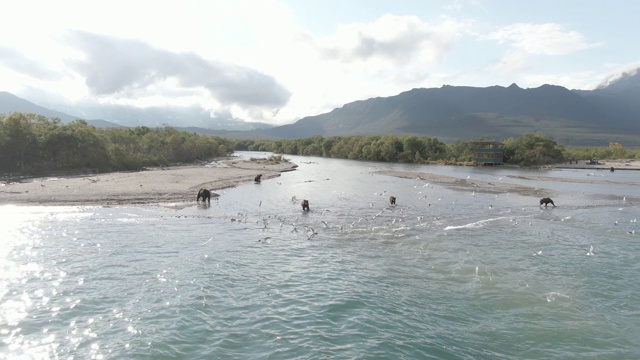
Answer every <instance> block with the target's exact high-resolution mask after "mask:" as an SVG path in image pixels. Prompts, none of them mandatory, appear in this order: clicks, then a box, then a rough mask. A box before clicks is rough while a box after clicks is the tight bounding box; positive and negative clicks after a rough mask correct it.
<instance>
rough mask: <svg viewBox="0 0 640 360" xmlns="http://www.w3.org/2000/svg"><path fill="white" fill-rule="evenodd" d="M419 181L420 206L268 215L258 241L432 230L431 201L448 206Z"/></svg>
mask: <svg viewBox="0 0 640 360" xmlns="http://www.w3.org/2000/svg"><path fill="white" fill-rule="evenodd" d="M469 178H470V176H467V178H466V179H469ZM416 180H419V181H421V182H420V184H415V185H413V188H414V189H416V190H417V192H416V198H415V199H416V200H417V201H418V202H419V203H418V204H416V203H415V202H413V201H411V199H408V200H407V202H406V203H405V204H403V205H397V206H396V205H395V204H385V206H384V207H382V208H378V210H376V211H375V212H371V211H370V210H369V211H367V210H366V207H363V208H360V209H356V210H354V211H356V212H358V214H357V216H356V215H354V214H355V212H354V213H351V214H341V215H336V216H332V218H326V217H325V215H327V214H328V213H330V212H331V209H323V210H322V211H320V212H319V215H320V216H319V217H318V216H317V215H316V216H314V215H313V214H312V213H316V214H318V212H317V211H316V212H310V213H311V214H310V213H307V212H303V213H302V215H296V216H294V217H293V219H291V218H289V219H288V218H287V217H286V216H283V215H266V216H264V217H262V218H261V219H257V220H255V224H256V225H258V226H257V228H258V229H260V230H261V231H262V232H266V233H268V232H271V235H265V236H262V237H260V238H259V239H258V240H257V241H258V242H262V243H270V242H271V240H272V239H273V238H274V237H276V238H277V236H276V235H274V234H273V231H279V232H282V231H288V232H289V233H292V234H301V235H303V236H304V237H305V238H306V239H307V240H312V239H314V238H316V237H318V236H319V235H320V233H321V232H322V231H333V232H339V231H345V230H359V231H363V230H369V231H374V230H377V229H390V230H391V231H397V230H398V229H397V228H395V229H394V228H392V227H394V226H396V227H397V226H398V225H396V224H400V223H402V224H401V225H400V227H401V228H403V229H405V230H406V229H411V228H415V227H420V228H425V227H428V226H429V225H428V224H427V223H425V218H428V217H427V215H426V214H427V213H428V212H427V209H429V208H430V209H433V207H431V205H432V204H431V202H429V201H428V199H429V198H433V199H434V201H435V199H437V201H438V204H439V205H440V206H441V207H442V206H443V205H444V204H445V202H443V201H442V200H443V197H442V196H441V195H435V196H432V195H430V192H429V191H428V190H431V189H434V185H433V184H431V183H429V182H426V183H425V182H424V181H423V180H422V179H420V178H419V177H418V178H417V179H416ZM387 194H388V192H387V191H386V190H384V191H380V192H375V193H373V196H374V198H378V199H379V198H380V197H383V196H385V195H387ZM476 195H477V192H476V190H473V191H470V192H469V196H471V197H475V196H476ZM504 195H506V196H508V195H509V194H508V193H505V194H504ZM336 196H337V199H338V200H343V201H353V199H350V198H349V197H347V196H345V194H344V192H340V193H338V192H337V191H336ZM495 196H496V198H497V197H498V195H495ZM357 201H358V202H362V201H363V199H359V200H357ZM384 201H385V203H387V199H386V198H385V199H384ZM622 201H623V203H626V202H627V201H626V198H623V200H622ZM457 202H458V199H457V198H456V199H454V200H452V201H451V202H450V204H451V206H455V205H456V203H457ZM291 203H292V204H295V206H298V198H297V197H296V196H295V195H294V196H292V197H291ZM365 203H368V208H373V207H374V206H375V205H374V204H380V200H375V201H374V200H373V199H371V200H370V201H366V200H365ZM399 204H400V203H399ZM262 206H263V203H262V201H259V203H258V207H259V208H261V207H262ZM311 207H313V204H311ZM498 208H499V207H494V205H493V204H489V205H488V209H489V211H495V213H496V214H503V216H504V217H505V218H507V217H511V218H510V222H511V224H513V225H517V224H518V221H517V218H518V217H519V216H517V215H509V213H511V209H510V208H507V209H503V210H504V211H500V212H498V210H497V209H498ZM415 210H418V211H419V212H420V213H415ZM523 210H524V208H523ZM433 212H435V213H436V214H433V215H434V216H433V222H436V221H439V222H440V223H441V222H442V221H441V220H442V218H441V217H443V216H444V215H442V214H440V215H437V213H438V212H437V211H431V212H430V213H433ZM443 212H446V210H444V211H443ZM408 213H415V214H412V215H413V216H411V215H409V214H408ZM504 214H506V215H504ZM237 215H238V217H233V218H231V221H238V222H244V223H247V222H249V219H248V212H247V211H246V210H245V212H244V213H238V214H237ZM349 217H351V219H348V218H349ZM570 218H571V217H570V216H569V217H565V218H562V219H560V220H561V221H565V220H567V219H570ZM635 220H636V219H633V220H631V223H634V222H635ZM332 222H338V223H339V224H337V225H335V224H332ZM480 222H482V221H480ZM431 223H432V222H431ZM274 224H276V225H274ZM617 224H618V223H617V221H616V223H615V225H617ZM529 225H532V223H531V222H529ZM461 227H463V226H461ZM627 233H628V234H630V235H634V234H635V229H631V230H628V231H627ZM416 237H417V236H416ZM586 254H587V255H588V256H593V255H595V253H594V249H593V245H591V246H590V247H589V250H588V251H587V253H586ZM533 255H535V256H538V255H542V251H541V250H538V251H535V252H534V253H533Z"/></svg>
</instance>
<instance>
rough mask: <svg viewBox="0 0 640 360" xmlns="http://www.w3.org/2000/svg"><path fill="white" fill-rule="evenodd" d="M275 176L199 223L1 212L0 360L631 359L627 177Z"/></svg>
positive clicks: (141, 211)
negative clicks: (434, 179) (306, 205)
mask: <svg viewBox="0 0 640 360" xmlns="http://www.w3.org/2000/svg"><path fill="white" fill-rule="evenodd" d="M241 155H242V156H246V157H249V156H254V157H257V156H264V155H263V154H253V153H243V154H241ZM287 158H290V159H292V161H294V162H295V163H297V164H298V165H299V169H298V170H297V171H294V172H289V173H283V174H282V176H281V177H278V178H275V179H270V180H265V181H263V182H262V183H261V184H246V185H242V186H239V187H237V188H233V189H226V190H222V191H220V194H221V196H220V197H219V198H218V199H217V200H212V202H211V206H210V207H205V206H202V205H200V206H196V204H195V203H194V204H192V205H189V206H187V207H182V206H177V207H173V206H171V204H169V205H166V204H163V205H157V204H156V205H146V206H107V207H97V206H13V205H6V206H0V222H1V224H2V226H1V228H0V238H1V240H0V270H1V272H0V338H1V339H2V342H0V359H4V358H7V359H9V358H38V359H49V358H65V359H69V358H75V359H88V358H97V359H101V358H104V359H138V358H139V359H148V358H188V359H198V358H200V359H216V358H233V359H329V358H330V359H334V358H343V359H372V358H387V359H403V358H404V359H429V358H432V359H540V358H546V359H550V358H561V359H585V358H602V359H634V358H640V321H639V320H640V306H639V305H640V300H638V299H639V298H640V282H639V281H638V276H639V275H640V255H639V254H640V232H638V233H637V234H636V231H638V230H640V229H638V228H637V227H636V219H637V218H638V217H640V213H639V208H638V205H636V202H640V189H639V188H638V186H635V185H629V184H628V183H629V182H639V181H640V172H636V171H616V172H615V173H609V172H594V171H589V170H540V169H529V170H518V169H508V168H485V167H449V166H427V165H403V164H384V163H369V162H356V161H347V160H337V159H323V158H307V157H295V156H287ZM379 170H404V171H416V172H420V171H422V172H431V173H437V174H441V175H447V176H454V177H458V178H460V179H470V180H472V179H476V180H484V181H489V182H492V183H494V184H496V187H497V188H498V189H500V188H501V187H502V185H503V184H507V183H512V184H520V185H525V186H529V187H531V188H535V189H537V190H538V191H542V192H543V193H544V194H547V195H549V196H551V197H552V198H553V199H554V201H555V203H556V205H557V207H556V208H551V207H549V208H547V209H545V208H540V207H539V206H538V200H539V197H537V196H532V195H530V194H527V193H517V192H508V191H506V190H505V191H498V192H492V193H487V192H482V191H474V190H468V189H460V188H453V187H449V186H447V185H445V184H430V183H427V182H426V181H423V180H419V179H417V178H416V179H400V178H395V177H389V176H384V175H379V174H376V171H379ZM535 176H544V177H551V178H553V179H556V180H557V181H548V180H547V181H542V180H536V179H539V178H536V177H535ZM571 179H578V180H585V179H593V180H598V183H594V184H590V183H576V182H570V181H561V180H571ZM616 183H617V184H616ZM505 188H506V186H505ZM389 195H395V196H396V197H397V204H396V205H395V206H391V205H389V201H388V197H389ZM303 198H304V199H309V201H310V207H311V211H309V212H302V211H301V207H300V200H301V199H303Z"/></svg>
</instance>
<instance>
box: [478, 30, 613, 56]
mask: <svg viewBox="0 0 640 360" xmlns="http://www.w3.org/2000/svg"><path fill="white" fill-rule="evenodd" d="M486 38H487V39H491V40H497V41H498V42H499V43H501V44H505V43H506V44H508V45H509V46H511V47H512V48H514V49H517V50H520V51H524V52H526V53H528V54H533V55H548V56H556V55H567V54H571V53H574V52H577V51H582V50H586V49H590V48H593V47H596V46H600V45H601V44H600V43H588V42H587V40H586V39H585V37H584V36H583V35H582V34H580V33H579V32H577V31H569V30H566V29H565V28H564V27H563V26H562V25H559V24H552V23H546V24H523V23H519V24H513V25H509V26H505V27H503V28H501V29H499V30H497V31H494V32H492V33H491V34H489V35H488V36H487V37H486Z"/></svg>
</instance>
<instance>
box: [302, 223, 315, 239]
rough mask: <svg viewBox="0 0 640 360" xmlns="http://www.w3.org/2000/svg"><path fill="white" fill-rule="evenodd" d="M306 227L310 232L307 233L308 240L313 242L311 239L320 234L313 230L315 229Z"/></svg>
mask: <svg viewBox="0 0 640 360" xmlns="http://www.w3.org/2000/svg"><path fill="white" fill-rule="evenodd" d="M305 227H306V228H307V230H308V231H309V232H308V233H307V239H309V240H311V238H312V237H314V236H315V235H318V233H317V232H316V231H315V230H313V228H312V227H308V226H305Z"/></svg>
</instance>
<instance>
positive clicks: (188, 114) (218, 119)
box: [0, 92, 273, 138]
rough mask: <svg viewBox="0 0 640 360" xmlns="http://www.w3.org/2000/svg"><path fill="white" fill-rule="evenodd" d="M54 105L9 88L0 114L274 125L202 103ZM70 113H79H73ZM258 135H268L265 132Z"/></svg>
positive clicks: (203, 126)
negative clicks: (42, 103)
mask: <svg viewBox="0 0 640 360" xmlns="http://www.w3.org/2000/svg"><path fill="white" fill-rule="evenodd" d="M54 106H55V108H57V109H60V110H62V111H57V110H51V109H50V108H47V107H44V106H40V105H36V104H34V103H32V102H30V101H28V100H25V99H22V98H20V97H18V96H15V95H13V94H11V93H8V92H0V114H10V113H13V112H25V113H34V114H38V115H44V116H46V117H48V118H59V119H60V120H62V122H63V123H68V122H71V121H75V120H77V119H83V120H85V121H87V123H88V124H90V125H93V126H95V127H98V128H107V127H136V126H148V127H161V126H173V127H176V128H177V127H180V126H184V125H187V126H190V127H192V128H194V129H198V131H199V132H203V133H204V132H207V130H210V129H216V130H221V131H224V130H227V131H232V132H245V131H253V130H256V129H266V128H270V127H273V125H271V124H265V123H252V122H247V121H243V120H239V119H235V118H233V116H232V115H231V114H230V113H223V114H216V116H212V114H210V113H209V111H207V110H205V109H203V108H201V107H200V106H191V107H179V106H165V107H161V106H155V107H147V108H138V107H135V106H126V105H110V104H106V105H91V106H89V105H85V106H80V107H69V105H54ZM68 113H74V114H79V115H69V114H68ZM104 119H108V120H104ZM240 136H242V135H240ZM258 136H260V137H263V138H264V137H268V136H267V135H264V134H262V135H258Z"/></svg>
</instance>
